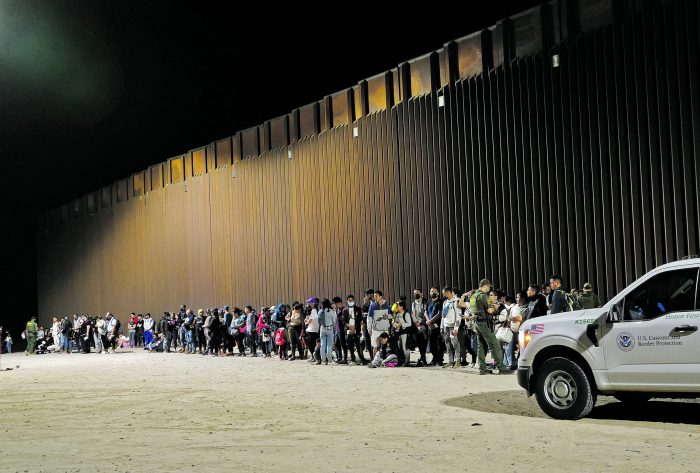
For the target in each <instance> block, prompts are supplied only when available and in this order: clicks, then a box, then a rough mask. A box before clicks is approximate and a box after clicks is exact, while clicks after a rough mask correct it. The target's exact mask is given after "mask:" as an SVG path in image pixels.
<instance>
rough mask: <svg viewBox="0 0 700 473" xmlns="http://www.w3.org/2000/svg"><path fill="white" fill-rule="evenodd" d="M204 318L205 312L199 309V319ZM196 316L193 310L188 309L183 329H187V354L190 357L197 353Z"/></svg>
mask: <svg viewBox="0 0 700 473" xmlns="http://www.w3.org/2000/svg"><path fill="white" fill-rule="evenodd" d="M203 316H204V310H202V309H199V310H198V311H197V318H201V317H203ZM195 319H196V317H195V315H194V312H193V311H192V309H187V312H186V313H185V319H184V320H183V321H182V325H183V327H185V346H184V348H185V353H187V354H188V355H190V354H194V353H196V351H197V346H196V345H195V341H194V339H195V333H196V330H197V329H196V325H195Z"/></svg>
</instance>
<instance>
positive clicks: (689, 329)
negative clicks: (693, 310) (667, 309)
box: [673, 325, 698, 333]
mask: <svg viewBox="0 0 700 473" xmlns="http://www.w3.org/2000/svg"><path fill="white" fill-rule="evenodd" d="M673 331H674V332H678V333H684V332H697V331H698V328H697V327H696V326H695V325H681V326H680V327H676V328H674V329H673Z"/></svg>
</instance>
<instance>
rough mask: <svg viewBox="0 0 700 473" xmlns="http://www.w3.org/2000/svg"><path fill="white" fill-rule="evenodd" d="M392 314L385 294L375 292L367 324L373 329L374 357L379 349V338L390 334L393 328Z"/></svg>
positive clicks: (371, 333)
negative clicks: (383, 334) (390, 319)
mask: <svg viewBox="0 0 700 473" xmlns="http://www.w3.org/2000/svg"><path fill="white" fill-rule="evenodd" d="M390 314H391V305H390V304H389V303H388V302H387V301H386V300H385V299H384V293H383V292H382V291H374V301H373V302H372V303H371V304H370V306H369V312H368V313H367V324H369V326H370V327H371V330H370V337H371V341H370V343H371V345H372V355H375V354H376V352H377V350H378V349H379V336H380V335H381V334H382V333H384V332H387V333H388V332H389V328H390V327H391V322H390V321H389V318H390Z"/></svg>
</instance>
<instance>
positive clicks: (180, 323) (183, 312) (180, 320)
mask: <svg viewBox="0 0 700 473" xmlns="http://www.w3.org/2000/svg"><path fill="white" fill-rule="evenodd" d="M186 317H187V306H186V305H185V304H182V305H181V306H180V312H178V313H177V327H178V329H177V339H178V342H179V344H180V350H179V352H180V353H183V352H184V351H185V348H186V342H185V323H184V322H185V318H186Z"/></svg>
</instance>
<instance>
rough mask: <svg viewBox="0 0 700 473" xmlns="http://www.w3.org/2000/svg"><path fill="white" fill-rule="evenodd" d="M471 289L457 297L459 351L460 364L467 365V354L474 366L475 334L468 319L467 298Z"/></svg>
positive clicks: (472, 325) (472, 322) (469, 296)
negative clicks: (460, 314)
mask: <svg viewBox="0 0 700 473" xmlns="http://www.w3.org/2000/svg"><path fill="white" fill-rule="evenodd" d="M472 292H473V291H469V292H465V293H464V294H462V296H461V297H460V299H459V304H458V305H459V307H460V309H461V310H462V322H461V323H460V325H459V337H458V338H459V351H460V354H461V355H462V356H461V358H462V359H461V360H460V363H462V366H469V360H467V354H470V355H471V356H472V361H471V366H472V368H473V367H474V366H476V347H477V343H478V341H477V336H476V334H475V333H474V321H473V320H471V319H470V313H469V299H470V298H471V296H472Z"/></svg>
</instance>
